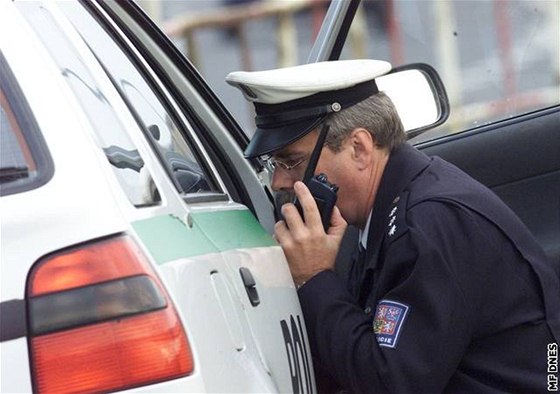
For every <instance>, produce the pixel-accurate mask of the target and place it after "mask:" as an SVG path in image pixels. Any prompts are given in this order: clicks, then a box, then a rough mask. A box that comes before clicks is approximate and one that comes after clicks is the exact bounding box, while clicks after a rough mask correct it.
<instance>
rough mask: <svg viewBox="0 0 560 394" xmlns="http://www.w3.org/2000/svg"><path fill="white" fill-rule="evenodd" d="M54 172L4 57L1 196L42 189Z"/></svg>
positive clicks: (0, 69)
mask: <svg viewBox="0 0 560 394" xmlns="http://www.w3.org/2000/svg"><path fill="white" fill-rule="evenodd" d="M52 171H53V166H52V162H51V160H50V156H49V155H48V152H47V147H46V145H45V143H44V141H43V138H42V136H41V133H40V131H39V129H38V127H37V124H36V122H35V119H34V117H33V115H32V113H31V111H30V109H29V107H28V105H27V102H26V101H25V97H24V96H23V94H22V92H21V90H20V89H19V86H18V84H17V81H16V80H15V78H14V76H13V74H12V72H11V70H10V69H9V67H8V65H7V62H6V61H5V59H4V57H3V55H2V54H1V53H0V195H7V194H13V193H17V192H22V191H26V190H30V189H33V188H36V187H39V186H41V185H42V184H44V183H45V182H47V181H48V179H50V177H51V176H52Z"/></svg>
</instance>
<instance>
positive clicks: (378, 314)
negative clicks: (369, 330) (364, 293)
mask: <svg viewBox="0 0 560 394" xmlns="http://www.w3.org/2000/svg"><path fill="white" fill-rule="evenodd" d="M408 310H409V306H408V305H405V304H401V303H399V302H395V301H390V300H381V301H379V303H378V304H377V309H376V311H375V318H374V320H373V332H374V333H375V337H376V338H377V343H378V344H379V346H385V347H390V348H396V347H397V341H398V340H399V335H400V333H401V330H402V327H403V324H404V321H405V319H406V315H407V314H408Z"/></svg>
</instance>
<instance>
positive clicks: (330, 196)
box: [292, 125, 338, 232]
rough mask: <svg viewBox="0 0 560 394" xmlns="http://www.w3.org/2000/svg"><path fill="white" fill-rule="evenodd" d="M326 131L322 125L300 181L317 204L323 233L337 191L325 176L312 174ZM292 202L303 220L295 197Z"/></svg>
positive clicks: (329, 218)
mask: <svg viewBox="0 0 560 394" xmlns="http://www.w3.org/2000/svg"><path fill="white" fill-rule="evenodd" d="M328 131H329V126H328V125H324V126H323V128H322V129H321V132H320V133H319V138H318V139H317V143H316V144H315V148H313V152H312V153H311V157H310V158H309V163H308V164H307V168H306V169H305V174H304V175H303V179H302V182H303V183H305V185H306V186H307V187H308V188H309V191H310V192H311V195H312V196H313V198H314V199H315V203H316V204H317V208H318V209H319V213H320V214H321V221H322V223H323V228H324V229H325V232H326V231H327V230H328V228H329V227H330V223H331V215H332V211H333V209H334V206H335V204H336V199H337V194H336V193H337V191H338V186H336V185H335V184H332V183H330V182H329V181H328V179H327V176H326V175H325V174H322V173H321V174H319V175H314V173H315V168H316V167H317V163H318V161H319V156H321V150H322V149H323V145H324V143H325V138H326V137H327V133H328ZM292 202H293V203H294V205H295V206H296V208H297V209H298V211H299V214H300V215H301V217H302V218H303V209H302V207H301V204H300V203H299V201H298V199H297V197H294V199H293V201H292Z"/></svg>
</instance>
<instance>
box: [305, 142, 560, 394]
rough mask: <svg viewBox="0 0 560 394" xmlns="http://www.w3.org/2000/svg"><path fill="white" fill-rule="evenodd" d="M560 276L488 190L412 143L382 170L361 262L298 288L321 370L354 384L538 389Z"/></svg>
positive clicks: (552, 336) (369, 388)
mask: <svg viewBox="0 0 560 394" xmlns="http://www.w3.org/2000/svg"><path fill="white" fill-rule="evenodd" d="M559 282H560V280H559V276H558V272H557V268H556V267H553V265H552V263H551V262H550V261H548V260H547V258H546V257H545V255H544V253H543V252H542V250H541V248H540V247H539V246H538V245H537V243H536V241H535V240H534V238H533V237H532V236H531V234H530V233H529V231H528V230H527V229H526V227H525V226H524V225H523V224H522V223H521V222H520V220H519V219H518V218H517V217H516V216H515V214H513V213H512V212H511V210H510V209H509V208H508V207H507V206H506V205H505V204H503V203H502V202H501V201H500V200H499V199H498V198H497V197H496V196H495V195H494V194H493V193H492V192H491V191H490V190H488V189H487V188H486V187H484V186H483V185H481V184H479V183H478V182H476V181H475V180H473V179H472V178H470V177H469V176H468V175H466V174H465V173H463V172H462V171H460V170H459V169H457V168H456V167H454V166H453V165H451V164H449V163H447V162H445V161H443V160H441V159H438V158H428V157H427V156H426V155H424V154H423V153H421V152H419V151H417V150H416V149H414V148H413V147H411V146H410V145H408V144H404V145H402V146H401V147H399V148H397V149H396V150H395V151H394V152H393V153H392V154H391V156H390V159H389V162H388V164H387V166H386V168H385V172H384V174H383V178H382V180H381V184H380V187H379V192H378V194H377V196H376V199H375V205H374V208H373V213H372V219H371V223H370V228H369V237H368V244H367V251H366V257H365V260H363V263H362V264H360V262H359V260H358V261H356V262H355V263H354V265H353V267H352V269H351V272H350V275H349V281H348V283H345V282H344V281H343V280H342V279H341V278H340V277H338V276H337V275H336V274H335V273H334V272H331V271H324V272H321V273H319V274H318V275H316V276H315V277H313V278H312V279H311V280H310V281H308V282H307V283H306V284H305V286H303V287H302V288H300V290H299V292H298V294H299V298H300V301H301V305H302V309H303V314H304V317H305V322H306V326H307V331H308V334H309V340H310V345H311V351H312V354H313V356H314V358H315V359H316V371H317V376H318V380H321V379H323V378H322V377H321V376H323V371H326V372H327V374H328V375H329V376H330V377H332V378H334V381H335V382H336V384H337V386H338V388H340V389H343V390H347V391H350V392H356V393H358V392H361V393H374V392H398V393H418V392H427V393H437V392H463V393H486V392H500V391H502V392H525V393H535V392H546V390H547V379H548V378H549V376H548V375H549V374H548V372H547V348H548V345H549V344H551V343H558V342H559V340H560V284H559ZM556 376H558V375H556ZM322 383H323V382H320V381H319V382H318V386H319V387H325V386H324V385H323V386H322Z"/></svg>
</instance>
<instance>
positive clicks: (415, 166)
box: [366, 143, 430, 268]
mask: <svg viewBox="0 0 560 394" xmlns="http://www.w3.org/2000/svg"><path fill="white" fill-rule="evenodd" d="M429 163H430V158H429V157H428V156H426V155H425V154H424V153H422V152H420V151H418V150H417V149H415V148H413V147H412V146H411V145H409V144H408V143H404V144H402V145H400V146H399V147H397V148H396V149H395V150H394V151H393V152H392V153H391V155H390V156H389V160H388V162H387V165H386V167H385V170H384V171H383V176H382V178H381V182H380V184H379V189H378V192H377V196H376V197H375V203H374V205H373V210H372V212H371V214H370V219H368V220H369V221H370V223H369V226H368V228H367V230H366V231H367V232H368V235H367V246H368V247H367V252H366V256H367V260H366V261H367V262H368V263H367V266H366V267H367V268H375V266H376V264H377V258H375V259H372V258H371V257H372V256H373V255H374V254H376V253H378V251H379V248H380V246H381V242H382V241H383V238H384V234H385V233H386V224H387V221H388V217H389V212H390V209H391V206H392V205H393V204H394V202H395V201H396V200H395V199H396V198H397V196H399V194H401V193H402V192H403V191H404V190H405V189H406V187H407V186H408V184H409V183H410V182H411V181H412V180H413V179H414V178H415V177H416V176H417V175H418V174H419V173H420V172H422V171H423V170H424V169H425V168H426V167H427V166H428V165H429Z"/></svg>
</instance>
